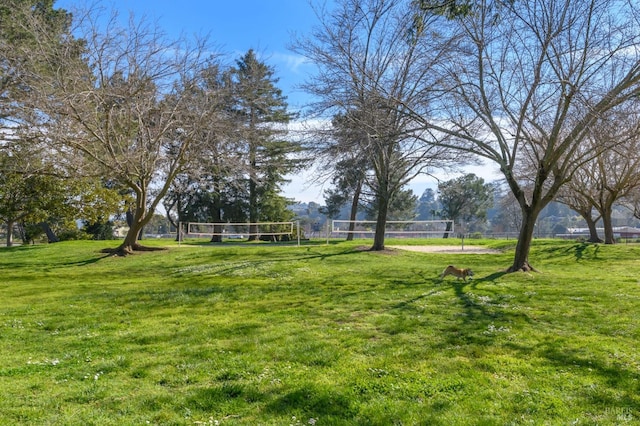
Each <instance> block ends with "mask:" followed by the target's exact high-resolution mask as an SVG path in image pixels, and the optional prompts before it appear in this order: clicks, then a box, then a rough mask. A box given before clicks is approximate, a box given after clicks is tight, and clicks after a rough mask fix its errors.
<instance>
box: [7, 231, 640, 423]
mask: <svg viewBox="0 0 640 426" xmlns="http://www.w3.org/2000/svg"><path fill="white" fill-rule="evenodd" d="M395 242H396V243H398V244H407V242H406V241H399V240H396V241H395ZM481 242H482V243H485V244H486V245H488V246H491V247H492V248H497V249H500V250H502V253H500V254H491V255H487V254H452V253H415V252H409V251H399V250H390V251H387V252H384V253H372V252H367V251H363V250H362V249H361V247H362V246H367V245H369V244H370V241H356V242H353V243H346V242H340V243H332V244H329V245H324V244H320V243H319V244H318V245H307V246H302V247H295V246H279V245H269V244H244V245H237V244H228V245H217V246H212V245H182V246H176V245H173V243H169V242H166V241H164V242H153V244H165V245H168V247H169V249H168V250H166V251H162V252H148V253H143V254H137V255H134V256H130V257H127V258H118V257H105V255H104V254H101V253H100V249H102V248H104V247H106V246H109V245H114V246H115V245H116V244H117V242H111V243H110V242H69V243H58V244H52V245H38V246H29V247H15V248H2V249H0V300H2V305H1V306H0V359H1V360H2V364H0V389H2V392H1V393H0V424H24V425H31V424H32V425H145V424H152V425H214V424H220V425H236V424H237V425H258V424H263V425H291V424H292V425H313V424H315V425H354V424H371V425H393V424H398V425H400V424H402V425H419V424H425V425H469V424H474V425H476V424H477V425H521V424H522V425H525V424H534V425H541V424H548V425H556V424H557V425H570V424H576V425H619V424H625V423H628V424H638V423H639V422H640V381H639V379H640V355H639V354H638V345H639V341H640V315H639V313H640V246H637V245H625V244H619V245H616V246H605V245H591V244H582V243H576V242H565V241H548V240H539V241H536V242H535V243H534V246H533V249H532V252H531V256H530V260H531V263H532V264H533V266H535V267H536V268H538V269H539V270H540V272H539V273H515V274H506V275H505V274H503V273H501V272H500V271H501V270H503V269H505V268H506V267H508V266H509V265H510V264H511V260H512V255H513V246H514V244H515V241H513V240H511V241H497V242H496V241H493V242H489V241H481ZM413 243H415V242H413ZM421 243H425V244H429V243H433V244H436V243H437V244H442V243H443V240H423V241H422V242H421ZM450 243H454V244H455V240H453V241H450ZM469 243H471V242H470V241H465V244H469ZM474 243H475V242H474ZM387 244H388V245H393V244H394V240H388V241H387ZM450 263H453V264H455V265H458V266H462V267H471V268H473V270H474V272H475V277H474V278H475V279H473V280H472V281H470V282H467V283H465V282H463V281H456V280H455V279H454V278H451V277H448V278H445V279H444V280H441V279H439V277H438V275H439V273H440V272H441V271H442V269H443V268H444V267H445V266H446V265H448V264H450Z"/></svg>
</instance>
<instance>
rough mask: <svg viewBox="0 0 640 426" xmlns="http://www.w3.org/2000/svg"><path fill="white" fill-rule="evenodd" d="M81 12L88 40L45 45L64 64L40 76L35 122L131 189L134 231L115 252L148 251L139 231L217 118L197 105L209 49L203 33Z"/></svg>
mask: <svg viewBox="0 0 640 426" xmlns="http://www.w3.org/2000/svg"><path fill="white" fill-rule="evenodd" d="M74 17H75V18H76V21H75V24H76V28H75V29H74V31H73V32H72V33H73V34H74V35H76V36H77V37H78V38H79V40H82V43H77V42H71V41H70V42H68V43H64V44H62V46H63V47H64V48H61V49H58V50H57V51H56V52H54V54H50V53H49V52H41V54H42V55H43V57H46V56H47V55H50V56H51V58H52V60H53V61H55V63H56V64H60V66H59V67H58V69H57V72H56V73H55V74H54V75H53V76H49V75H45V76H41V78H40V81H39V84H38V87H39V90H38V91H37V92H36V94H37V98H36V99H34V103H33V107H34V111H35V112H36V113H35V114H34V115H33V117H34V119H38V120H39V121H40V122H39V123H37V126H35V127H34V128H35V129H38V130H45V132H46V137H47V138H48V140H49V141H50V143H51V146H52V147H53V148H55V149H56V150H57V151H58V152H59V153H61V154H62V155H64V156H66V157H67V158H70V159H72V160H73V161H74V164H75V165H76V168H77V169H78V170H79V172H80V173H83V174H89V173H94V174H100V175H102V176H104V177H107V178H110V179H112V180H114V181H116V182H118V183H119V184H121V185H123V186H124V187H126V188H128V189H129V190H130V191H131V192H132V193H133V194H134V202H133V205H132V206H131V218H132V220H131V224H130V229H129V231H128V233H127V235H126V237H125V239H124V241H123V243H122V245H121V246H120V247H119V248H118V250H117V252H118V253H122V254H126V253H130V252H132V251H134V250H141V249H144V247H143V246H141V245H140V244H139V243H138V242H137V237H138V234H139V231H140V230H141V229H142V227H144V225H145V224H146V223H147V222H148V221H149V220H150V219H151V217H152V216H153V214H154V212H155V209H156V207H157V206H158V204H159V203H160V201H161V199H162V197H163V196H164V195H165V194H166V192H167V190H168V188H169V186H170V184H171V182H172V180H173V179H174V177H175V176H176V174H177V173H179V172H180V170H181V169H182V168H183V167H184V166H185V162H186V160H187V158H188V154H189V152H190V150H191V149H192V147H193V144H194V142H195V141H196V140H197V138H198V137H199V136H200V134H201V129H202V126H203V123H204V121H205V120H211V119H212V116H211V112H210V111H208V112H207V113H206V114H205V113H204V111H203V110H202V109H196V108H192V101H193V99H194V90H192V89H193V87H195V86H196V85H197V82H198V79H199V78H200V76H201V74H200V70H201V68H202V66H203V64H204V63H205V60H206V59H208V58H207V55H209V54H210V53H209V52H208V50H207V46H206V43H205V42H204V41H202V40H198V41H195V42H186V41H184V40H177V41H176V40H169V39H167V38H166V36H165V35H164V34H163V33H162V31H161V30H160V29H158V28H157V27H156V26H154V25H152V24H150V23H149V22H147V21H144V20H142V21H137V20H135V19H134V18H133V17H131V18H130V20H129V22H128V25H127V26H124V27H123V26H121V25H119V24H118V22H119V20H118V17H117V16H116V15H112V16H111V17H110V19H107V20H106V24H101V22H103V21H104V19H105V16H104V14H100V13H96V11H90V12H87V13H79V12H77V11H76V12H75V14H74ZM211 96H213V97H215V96H217V95H216V94H215V93H211ZM154 186H155V188H154V190H153V191H152V188H153V187H154Z"/></svg>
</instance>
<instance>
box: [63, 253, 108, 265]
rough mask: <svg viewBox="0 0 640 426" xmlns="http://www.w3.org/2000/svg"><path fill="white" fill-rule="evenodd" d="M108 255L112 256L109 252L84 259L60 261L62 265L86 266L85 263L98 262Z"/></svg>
mask: <svg viewBox="0 0 640 426" xmlns="http://www.w3.org/2000/svg"><path fill="white" fill-rule="evenodd" d="M108 257H112V255H111V254H103V255H102V256H98V257H92V258H89V259H84V260H77V261H74V262H65V263H62V265H64V266H87V265H92V264H94V263H98V262H100V261H101V260H103V259H106V258H108Z"/></svg>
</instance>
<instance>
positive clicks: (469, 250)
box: [389, 246, 501, 254]
mask: <svg viewBox="0 0 640 426" xmlns="http://www.w3.org/2000/svg"><path fill="white" fill-rule="evenodd" d="M389 248H395V249H399V250H407V251H417V252H421V253H460V254H498V253H501V252H500V251H499V250H493V249H488V248H485V247H479V246H464V249H463V248H462V246H389Z"/></svg>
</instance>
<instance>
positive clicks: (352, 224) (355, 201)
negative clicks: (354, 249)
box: [347, 182, 362, 241]
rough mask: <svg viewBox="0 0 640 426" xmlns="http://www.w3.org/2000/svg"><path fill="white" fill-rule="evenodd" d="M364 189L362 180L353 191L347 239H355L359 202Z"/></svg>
mask: <svg viewBox="0 0 640 426" xmlns="http://www.w3.org/2000/svg"><path fill="white" fill-rule="evenodd" d="M361 191H362V182H359V183H358V186H357V187H356V190H355V191H354V192H353V201H351V213H350V215H349V220H350V222H349V233H348V234H347V241H353V231H354V230H355V229H356V224H355V220H356V218H357V216H358V204H360V193H361Z"/></svg>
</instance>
